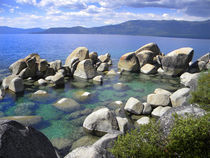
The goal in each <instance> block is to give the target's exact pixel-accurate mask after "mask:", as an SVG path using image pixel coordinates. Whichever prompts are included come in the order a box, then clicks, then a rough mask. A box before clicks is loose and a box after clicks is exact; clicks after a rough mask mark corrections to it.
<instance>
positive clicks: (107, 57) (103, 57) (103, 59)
mask: <svg viewBox="0 0 210 158" xmlns="http://www.w3.org/2000/svg"><path fill="white" fill-rule="evenodd" d="M110 57H111V55H110V54H109V53H106V54H104V55H100V56H99V57H98V59H99V60H100V61H101V62H102V63H104V62H108V61H109V60H110Z"/></svg>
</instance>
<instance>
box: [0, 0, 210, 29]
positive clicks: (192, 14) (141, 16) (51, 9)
mask: <svg viewBox="0 0 210 158" xmlns="http://www.w3.org/2000/svg"><path fill="white" fill-rule="evenodd" d="M209 19H210V0H0V26H9V27H18V28H34V27H40V28H50V27H73V26H84V27H94V26H103V25H110V24H118V23H121V22H125V21H128V20H186V21H203V20H209Z"/></svg>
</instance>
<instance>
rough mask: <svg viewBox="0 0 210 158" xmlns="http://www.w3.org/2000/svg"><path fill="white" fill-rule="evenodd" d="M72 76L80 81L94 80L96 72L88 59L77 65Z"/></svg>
mask: <svg viewBox="0 0 210 158" xmlns="http://www.w3.org/2000/svg"><path fill="white" fill-rule="evenodd" d="M74 76H75V77H79V78H82V79H92V78H94V77H95V76H96V70H95V68H94V67H93V64H92V61H91V60H90V59H86V60H83V61H81V62H80V63H79V64H78V65H77V69H76V70H75V72H74Z"/></svg>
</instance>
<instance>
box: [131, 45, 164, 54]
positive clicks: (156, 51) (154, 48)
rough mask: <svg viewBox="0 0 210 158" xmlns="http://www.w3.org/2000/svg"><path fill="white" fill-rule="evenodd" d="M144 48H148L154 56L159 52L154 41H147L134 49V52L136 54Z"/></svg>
mask: <svg viewBox="0 0 210 158" xmlns="http://www.w3.org/2000/svg"><path fill="white" fill-rule="evenodd" d="M144 50H149V51H151V52H153V53H154V55H155V56H156V55H159V54H160V49H159V47H158V45H157V44H156V43H148V44H146V45H144V46H142V47H141V48H139V49H138V50H136V51H135V53H136V54H138V53H139V52H142V51H144Z"/></svg>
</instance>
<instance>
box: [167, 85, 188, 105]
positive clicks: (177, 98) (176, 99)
mask: <svg viewBox="0 0 210 158" xmlns="http://www.w3.org/2000/svg"><path fill="white" fill-rule="evenodd" d="M189 94H190V89H189V88H181V89H178V90H177V91H176V92H174V93H173V94H172V95H171V96H170V99H171V104H172V106H173V107H176V106H182V105H184V104H186V103H187V102H188V99H189Z"/></svg>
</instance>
